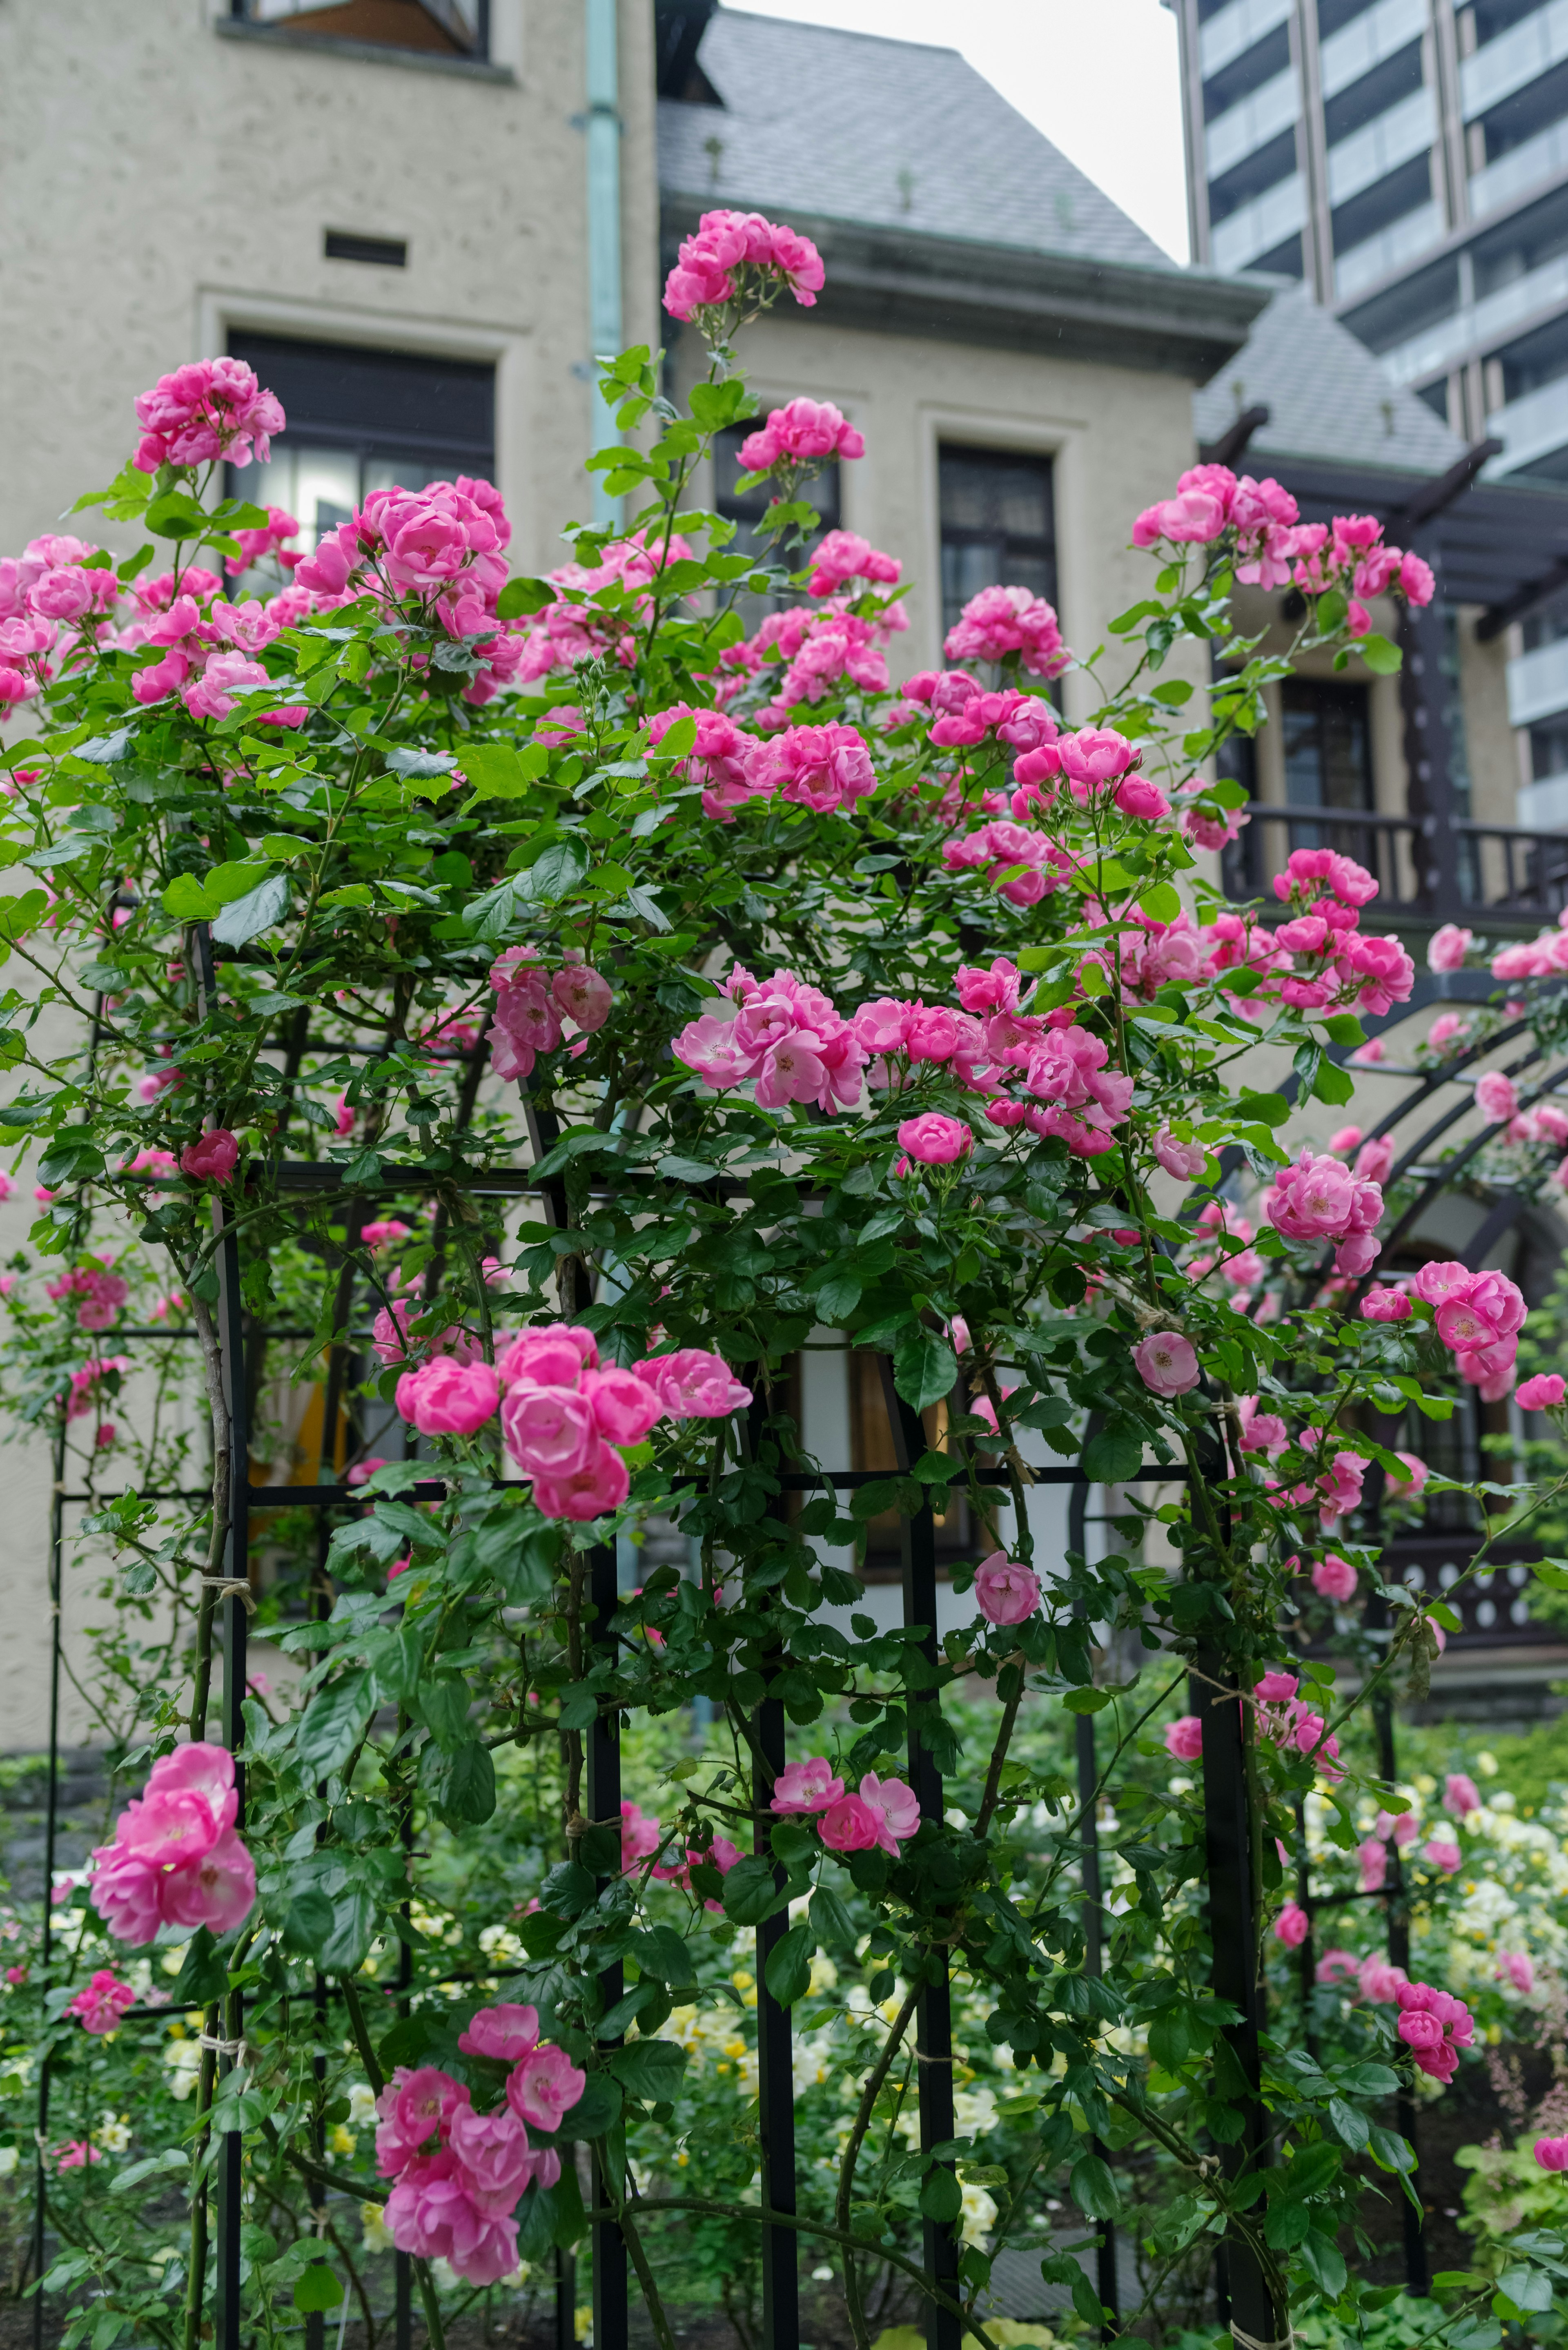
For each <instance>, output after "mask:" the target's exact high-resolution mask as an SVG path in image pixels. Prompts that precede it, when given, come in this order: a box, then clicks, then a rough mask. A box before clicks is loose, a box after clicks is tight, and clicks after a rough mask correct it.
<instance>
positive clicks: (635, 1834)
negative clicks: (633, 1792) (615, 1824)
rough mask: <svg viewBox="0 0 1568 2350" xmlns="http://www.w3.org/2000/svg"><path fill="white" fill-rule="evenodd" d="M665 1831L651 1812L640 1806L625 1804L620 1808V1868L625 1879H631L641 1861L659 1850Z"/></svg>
mask: <svg viewBox="0 0 1568 2350" xmlns="http://www.w3.org/2000/svg"><path fill="white" fill-rule="evenodd" d="M662 1835H663V1830H662V1829H661V1827H660V1826H659V1822H658V1821H657V1820H656V1819H655V1818H654V1816H653V1814H652V1813H651V1812H645V1811H644V1810H643V1809H642V1807H641V1805H640V1804H633V1803H629V1802H628V1803H623V1804H622V1805H621V1807H620V1866H621V1874H622V1876H623V1877H629V1876H630V1874H631V1872H632V1870H633V1869H634V1868H635V1867H636V1866H637V1865H638V1863H639V1861H643V1860H646V1859H647V1858H648V1857H649V1854H650V1853H656V1852H657V1851H658V1850H659V1843H660V1841H661V1838H662Z"/></svg>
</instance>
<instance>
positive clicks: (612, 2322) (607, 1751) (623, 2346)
mask: <svg viewBox="0 0 1568 2350" xmlns="http://www.w3.org/2000/svg"><path fill="white" fill-rule="evenodd" d="M588 1597H589V1599H590V1600H591V1601H592V1603H593V1606H594V1608H595V1610H596V1615H595V1621H594V1646H595V1647H596V1648H602V1647H605V1646H606V1645H607V1644H608V1641H609V1633H608V1628H607V1627H608V1625H609V1620H610V1617H612V1616H613V1615H614V1614H615V1611H616V1607H617V1604H618V1598H619V1592H618V1584H617V1575H616V1556H615V1550H614V1546H613V1545H612V1544H608V1543H600V1544H597V1547H596V1548H595V1550H594V1551H593V1553H592V1555H591V1557H590V1559H589V1563H588ZM587 1764H588V1816H589V1818H590V1819H591V1820H593V1821H594V1822H595V1823H596V1824H602V1823H607V1822H613V1823H614V1824H615V1825H616V1826H617V1827H618V1826H619V1825H620V1727H619V1723H618V1720H617V1717H616V1715H615V1713H614V1712H613V1711H611V1712H609V1713H604V1712H601V1713H600V1714H599V1715H598V1716H597V1719H596V1721H595V1722H594V1725H593V1728H592V1729H591V1730H590V1731H589V1732H588V1753H587ZM603 1882H607V1879H601V1883H603ZM599 1987H600V1990H601V1991H602V1993H603V1997H604V2003H605V2007H606V2009H609V2008H611V2007H613V2006H614V2005H615V2002H617V2000H618V1999H619V1997H620V1995H621V1991H622V1975H621V1968H620V1961H619V1960H617V1961H616V1963H615V1965H614V1966H613V1967H607V1968H606V1969H605V1971H604V1973H603V1974H602V1975H601V1976H600V1977H599ZM605 2183H606V2186H607V2185H608V2183H609V2182H608V2181H606V2182H605ZM615 2186H616V2190H617V2198H618V2197H619V2193H620V2191H621V2189H622V2182H621V2181H620V2180H619V2179H617V2180H616V2182H615ZM602 2199H603V2198H597V2200H602ZM593 2250H594V2350H628V2305H627V2261H626V2239H625V2237H624V2236H623V2235H622V2234H621V2232H620V2230H619V2228H618V2226H617V2225H616V2223H615V2221H614V2220H595V2222H594V2225H593Z"/></svg>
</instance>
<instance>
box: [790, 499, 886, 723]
mask: <svg viewBox="0 0 1568 2350" xmlns="http://www.w3.org/2000/svg"><path fill="white" fill-rule="evenodd" d="M807 560H808V562H809V563H810V565H811V577H810V578H809V579H808V580H807V581H806V583H805V592H806V594H807V595H808V596H832V595H836V593H837V591H838V590H839V589H840V588H841V587H848V585H849V583H850V581H851V580H852V579H863V580H865V581H867V583H868V584H869V585H871V586H873V587H897V586H898V579H899V576H900V574H901V573H902V571H903V568H904V567H903V565H902V564H901V563H900V562H899V560H898V556H896V555H884V554H883V553H882V551H881V549H880V548H879V547H876V546H872V544H871V542H870V540H869V539H868V538H862V537H861V536H860V534H859V532H858V531H856V530H830V531H829V532H828V534H827V536H826V538H823V539H819V540H818V542H817V544H816V546H815V547H814V548H813V549H812V552H811V554H810V556H808V557H807ZM905 691H908V688H906V689H905Z"/></svg>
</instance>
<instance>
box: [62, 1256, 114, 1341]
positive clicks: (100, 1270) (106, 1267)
mask: <svg viewBox="0 0 1568 2350" xmlns="http://www.w3.org/2000/svg"><path fill="white" fill-rule="evenodd" d="M113 1265H114V1259H113V1258H112V1257H106V1258H105V1259H104V1260H103V1262H102V1263H101V1264H93V1265H73V1266H72V1267H71V1269H70V1271H69V1272H68V1273H63V1274H61V1275H60V1277H59V1279H58V1280H57V1281H47V1282H45V1284H44V1294H45V1295H46V1296H47V1297H53V1298H55V1299H56V1300H57V1301H58V1300H59V1299H61V1298H66V1297H79V1298H80V1299H81V1301H82V1302H81V1304H80V1305H78V1307H77V1327H78V1329H81V1330H107V1329H108V1328H109V1324H110V1323H111V1322H112V1321H113V1320H114V1318H115V1316H116V1315H117V1314H118V1313H119V1309H120V1307H121V1306H122V1305H124V1304H125V1301H126V1299H127V1298H128V1297H129V1296H130V1283H129V1282H128V1281H127V1280H126V1279H125V1277H124V1275H123V1274H118V1273H116V1272H115V1271H114V1270H113Z"/></svg>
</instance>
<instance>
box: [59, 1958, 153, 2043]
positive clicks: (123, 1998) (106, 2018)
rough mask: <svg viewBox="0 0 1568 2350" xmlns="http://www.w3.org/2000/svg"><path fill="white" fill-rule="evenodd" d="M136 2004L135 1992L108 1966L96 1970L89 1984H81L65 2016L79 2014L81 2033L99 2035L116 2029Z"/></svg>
mask: <svg viewBox="0 0 1568 2350" xmlns="http://www.w3.org/2000/svg"><path fill="white" fill-rule="evenodd" d="M135 2005H136V1993H135V1992H134V1991H132V1989H131V1987H130V1984H129V1983H127V1982H121V1981H119V1979H118V1977H117V1976H115V1975H113V1974H111V1973H110V1972H109V1969H108V1968H107V1967H99V1970H98V1972H97V1973H96V1974H95V1975H94V1976H93V1978H92V1981H90V1982H87V1983H84V1984H83V1985H82V1988H81V1989H80V1991H78V1993H77V1995H76V1997H75V1999H73V2000H72V2002H70V2005H69V2006H68V2007H67V2010H66V2013H67V2015H79V2016H80V2017H81V2020H82V2029H83V2031H84V2032H90V2033H94V2034H95V2035H97V2036H100V2037H101V2035H102V2034H103V2033H106V2032H115V2031H118V2030H119V2023H120V2020H121V2018H122V2017H123V2015H124V2013H125V2011H126V2009H127V2008H128V2007H134V2006H135Z"/></svg>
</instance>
